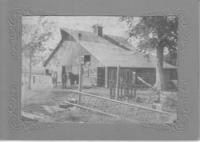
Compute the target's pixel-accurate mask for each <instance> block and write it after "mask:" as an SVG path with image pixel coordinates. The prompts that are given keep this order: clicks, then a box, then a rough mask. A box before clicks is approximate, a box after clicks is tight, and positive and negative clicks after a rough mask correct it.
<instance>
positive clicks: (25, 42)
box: [22, 16, 54, 64]
mask: <svg viewBox="0 0 200 142" xmlns="http://www.w3.org/2000/svg"><path fill="white" fill-rule="evenodd" d="M52 27H54V23H49V22H48V21H46V20H45V19H44V17H42V16H41V17H38V18H37V20H36V24H32V23H31V22H27V23H23V24H22V52H23V53H24V56H25V57H29V56H32V58H33V63H35V64H36V63H39V62H41V60H42V56H41V57H40V56H38V53H41V52H44V51H46V50H48V49H47V48H46V47H45V46H44V44H45V43H46V42H47V41H48V40H49V39H50V38H51V35H52V33H53V30H52Z"/></svg>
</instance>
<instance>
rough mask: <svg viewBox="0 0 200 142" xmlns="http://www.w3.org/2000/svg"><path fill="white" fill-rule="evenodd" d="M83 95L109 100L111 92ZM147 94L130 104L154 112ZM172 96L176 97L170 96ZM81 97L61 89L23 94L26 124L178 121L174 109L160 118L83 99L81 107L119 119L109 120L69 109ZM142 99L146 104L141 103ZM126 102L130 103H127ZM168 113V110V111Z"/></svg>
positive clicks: (93, 90)
mask: <svg viewBox="0 0 200 142" xmlns="http://www.w3.org/2000/svg"><path fill="white" fill-rule="evenodd" d="M84 92H89V93H92V94H94V95H98V96H102V97H107V98H109V90H108V89H105V88H98V87H93V88H86V89H84ZM149 93H150V92H148V91H138V92H137V96H140V97H139V98H141V99H140V100H139V101H137V102H136V100H129V101H128V103H132V104H139V105H142V106H146V107H149V108H152V105H150V104H148V103H147V101H145V96H148V94H149ZM170 95H173V94H172V93H170ZM77 99H78V94H77V93H72V92H70V91H67V89H65V90H63V89H60V88H54V89H53V88H45V89H41V88H40V89H33V90H31V91H30V90H27V89H26V90H23V97H22V115H23V118H24V119H27V120H31V119H32V120H37V121H42V122H59V123H60V122H79V123H84V122H87V123H115V122H119V121H120V122H127V121H131V122H136V123H138V122H147V123H170V122H172V121H173V120H175V119H176V113H175V110H173V109H171V110H170V109H168V110H167V111H171V112H172V113H171V114H172V115H170V116H169V115H166V114H160V113H157V112H152V111H148V110H144V109H137V108H136V107H130V106H126V105H122V104H118V103H114V102H109V101H106V100H100V99H97V98H91V97H88V96H82V99H81V105H83V106H88V107H90V108H93V109H99V110H102V111H104V112H107V113H111V114H115V115H118V116H120V118H116V117H110V116H106V115H103V114H100V113H97V112H94V111H89V110H85V109H82V108H78V107H74V106H70V105H69V104H66V103H65V102H66V101H70V100H75V101H76V100H77ZM142 99H143V100H142ZM126 102H127V101H126ZM166 109H167V108H166Z"/></svg>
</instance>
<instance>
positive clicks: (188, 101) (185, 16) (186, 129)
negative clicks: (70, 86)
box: [0, 0, 199, 140]
mask: <svg viewBox="0 0 200 142" xmlns="http://www.w3.org/2000/svg"><path fill="white" fill-rule="evenodd" d="M198 6H199V4H198V1H197V0H190V1H188V0H167V1H166V0H118V1H116V0H101V1H100V0H68V1H64V0H56V1H55V0H35V1H27V0H0V9H1V14H0V16H1V17H0V18H1V20H0V31H1V32H0V37H1V38H0V39H1V41H0V43H1V45H0V46H1V48H0V49H1V52H0V54H1V56H0V58H1V60H0V61H1V72H0V73H1V85H0V88H1V93H0V94H1V95H0V139H10V140H195V139H198V133H199V128H198V126H199V121H198V119H199V110H198V103H199V97H198V95H199V46H198V44H199V42H198V40H199V35H198V32H199V26H198V21H199V16H198ZM160 15H161V16H163V15H177V16H178V17H179V43H178V46H179V51H178V78H179V80H178V89H179V92H178V102H179V103H178V106H179V107H178V119H177V121H176V123H174V124H170V125H150V124H130V123H128V124H109V125H108V124H77V123H67V124H59V123H38V122H28V121H23V120H22V118H21V114H20V112H21V110H20V108H21V103H20V102H21V86H20V84H21V48H20V47H21V18H22V16H160Z"/></svg>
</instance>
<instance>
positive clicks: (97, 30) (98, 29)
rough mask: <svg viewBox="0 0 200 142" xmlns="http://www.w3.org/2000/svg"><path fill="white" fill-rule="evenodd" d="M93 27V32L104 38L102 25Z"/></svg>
mask: <svg viewBox="0 0 200 142" xmlns="http://www.w3.org/2000/svg"><path fill="white" fill-rule="evenodd" d="M92 27H93V32H94V33H95V34H96V35H98V36H103V27H102V26H100V25H94V26H92Z"/></svg>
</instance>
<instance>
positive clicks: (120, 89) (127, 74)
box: [109, 67, 137, 100]
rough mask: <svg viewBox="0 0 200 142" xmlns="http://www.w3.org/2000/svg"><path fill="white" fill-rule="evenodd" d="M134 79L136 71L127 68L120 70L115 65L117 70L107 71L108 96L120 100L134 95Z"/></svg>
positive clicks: (135, 85)
mask: <svg viewBox="0 0 200 142" xmlns="http://www.w3.org/2000/svg"><path fill="white" fill-rule="evenodd" d="M136 79H137V76H136V72H132V71H131V70H129V69H123V70H120V67H117V71H116V70H112V71H111V72H110V73H109V89H110V98H111V99H118V100H122V99H125V98H127V99H131V98H134V97H136V89H137V84H136Z"/></svg>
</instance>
